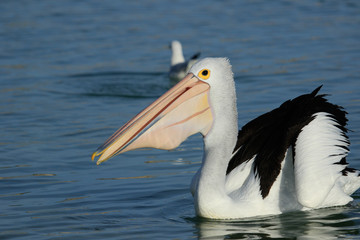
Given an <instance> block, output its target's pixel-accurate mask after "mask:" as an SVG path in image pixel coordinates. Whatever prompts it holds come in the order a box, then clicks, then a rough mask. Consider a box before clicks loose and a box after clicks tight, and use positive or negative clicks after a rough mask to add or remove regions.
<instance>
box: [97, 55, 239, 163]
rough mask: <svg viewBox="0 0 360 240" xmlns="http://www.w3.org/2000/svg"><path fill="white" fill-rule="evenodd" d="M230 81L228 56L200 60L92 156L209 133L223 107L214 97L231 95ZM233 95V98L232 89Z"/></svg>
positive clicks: (165, 145)
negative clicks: (216, 115) (228, 89)
mask: <svg viewBox="0 0 360 240" xmlns="http://www.w3.org/2000/svg"><path fill="white" fill-rule="evenodd" d="M225 79H227V80H225ZM228 79H230V80H231V81H229V80H228ZM229 84H230V87H231V88H233V78H232V71H231V65H230V63H229V61H228V60H227V59H225V58H205V59H203V60H201V61H199V62H198V63H196V64H194V66H193V67H192V68H191V69H190V71H189V74H188V75H187V76H186V77H185V78H184V79H182V80H181V81H180V82H179V83H178V84H176V85H175V86H174V87H172V88H171V89H170V90H169V91H167V92H166V93H165V94H164V95H162V96H161V97H160V98H158V99H157V100H156V101H155V102H153V103H152V104H151V105H150V106H148V107H147V108H145V109H144V110H143V111H141V112H140V113H139V114H138V115H136V116H135V117H134V118H133V119H131V120H130V121H129V122H127V123H126V124H125V125H124V126H123V127H121V128H120V129H119V130H117V131H116V132H115V133H114V134H113V135H112V136H111V137H110V138H109V139H108V140H107V141H106V142H105V143H104V144H103V145H102V146H100V147H99V148H98V150H97V151H96V152H94V153H93V155H92V159H93V160H94V158H95V157H97V156H100V157H99V159H98V160H97V164H100V163H102V162H104V161H106V160H108V159H109V158H111V157H113V156H115V155H117V154H120V153H124V152H127V151H130V150H134V149H138V148H157V149H174V148H176V147H177V146H179V145H180V144H181V143H182V142H183V141H185V139H186V138H187V137H189V136H191V135H193V134H195V133H201V134H202V135H203V136H206V135H207V134H208V133H209V132H210V131H211V129H212V126H213V123H214V112H216V111H217V110H216V108H219V107H217V106H220V105H217V104H214V102H213V101H212V100H215V99H216V100H217V101H222V99H227V98H230V97H229V91H227V90H226V86H228V85H229ZM224 87H225V89H224ZM230 91H234V89H233V90H230ZM230 95H231V97H234V96H233V93H232V92H230ZM211 98H213V99H211ZM232 101H234V100H232ZM218 112H221V110H219V111H218ZM223 117H227V116H223Z"/></svg>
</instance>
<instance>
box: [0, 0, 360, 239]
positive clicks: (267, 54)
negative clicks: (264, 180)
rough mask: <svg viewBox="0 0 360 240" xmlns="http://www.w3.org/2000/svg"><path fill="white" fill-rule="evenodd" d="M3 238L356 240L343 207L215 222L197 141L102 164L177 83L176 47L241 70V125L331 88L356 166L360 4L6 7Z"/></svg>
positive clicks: (355, 226) (0, 5)
mask: <svg viewBox="0 0 360 240" xmlns="http://www.w3.org/2000/svg"><path fill="white" fill-rule="evenodd" d="M0 13H1V14H0V23H1V27H0V81H1V87H0V126H1V136H0V145H1V148H0V203H1V204H0V238H1V239H196V238H199V239H224V238H226V239H247V238H251V239H264V238H270V239H271V238H273V239H275V238H276V239H332V238H342V239H360V233H359V225H360V207H359V204H360V200H359V199H360V192H359V191H358V192H356V193H355V194H354V195H353V197H354V198H355V201H354V202H353V203H352V204H350V205H348V206H344V207H337V208H329V209H322V210H318V211H311V212H296V213H288V214H283V215H279V216H268V217H261V218H252V219H242V220H236V221H213V220H206V219H200V218H197V217H196V216H195V212H194V209H193V200H192V197H191V195H190V193H189V184H190V181H191V178H192V176H193V174H194V173H195V171H196V170H197V169H198V168H199V166H200V160H201V155H202V142H201V137H200V136H198V135H195V136H193V137H191V138H190V139H188V141H186V142H185V143H183V144H182V145H181V146H180V147H179V148H178V149H176V150H173V151H160V150H139V151H134V152H129V153H125V154H123V155H121V156H118V157H116V158H115V159H112V160H110V161H109V162H106V163H104V164H102V165H100V166H96V165H95V163H94V162H91V160H90V156H91V154H92V152H93V151H95V150H96V148H97V147H98V146H99V145H100V144H102V143H103V141H104V140H105V139H106V138H107V137H108V136H110V134H112V133H113V132H114V131H115V130H116V129H117V128H118V127H120V126H121V125H122V124H123V123H125V122H126V121H127V120H129V119H130V118H131V117H132V116H133V115H134V114H136V113H137V112H139V111H140V110H141V109H143V108H144V107H145V106H146V105H148V104H149V103H151V102H152V101H153V100H155V99H156V98H157V97H158V96H160V95H161V94H162V93H163V92H165V91H166V90H167V89H168V88H169V87H170V85H171V83H170V82H169V80H168V79H167V75H166V72H167V70H168V68H169V61H170V51H169V50H168V44H169V42H170V41H171V40H173V39H178V40H180V41H181V42H182V43H183V45H184V46H183V47H184V52H185V55H186V56H187V57H189V56H190V55H191V54H193V53H194V52H197V51H201V52H202V56H203V57H206V56H226V57H229V58H230V60H231V63H232V64H233V70H234V72H235V76H236V87H237V95H238V109H239V124H240V125H242V124H244V123H246V122H247V121H249V120H250V119H252V118H254V117H256V116H258V115H259V114H261V113H264V112H266V111H268V110H271V109H272V108H275V107H277V106H278V105H279V104H280V103H281V102H283V101H285V100H287V99H289V98H293V97H295V96H297V95H300V94H303V93H307V92H310V91H312V90H313V89H315V88H316V87H317V86H319V85H321V84H323V85H324V86H323V89H322V90H321V92H322V93H329V94H331V95H330V96H329V99H330V100H331V101H332V102H336V103H337V104H339V105H342V106H344V107H345V109H346V110H347V112H348V113H349V128H350V129H351V130H352V131H351V132H349V136H350V139H351V141H352V145H351V153H350V155H349V158H348V161H349V162H350V163H351V166H352V167H357V168H360V135H359V132H360V110H359V109H360V98H359V96H360V84H359V79H360V68H359V63H360V40H359V39H360V31H359V29H360V4H359V2H358V1H356V0H353V1H351V0H348V1H306V0H305V1H302V0H301V1H300V0H299V1H277V2H274V1H260V0H258V1H215V0H212V1H207V2H201V1H164V0H154V1H113V0H107V1H77V0H67V1H65V0H64V1H31V0H30V1H29V0H19V1H1V2H0Z"/></svg>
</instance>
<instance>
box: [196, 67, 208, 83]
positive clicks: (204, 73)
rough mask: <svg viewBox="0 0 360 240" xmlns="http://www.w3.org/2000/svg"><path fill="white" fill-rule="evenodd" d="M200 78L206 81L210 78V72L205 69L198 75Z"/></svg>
mask: <svg viewBox="0 0 360 240" xmlns="http://www.w3.org/2000/svg"><path fill="white" fill-rule="evenodd" d="M198 76H199V77H200V78H201V79H203V80H206V79H208V78H209V77H210V70H209V69H206V68H205V69H203V70H201V71H200V72H199V73H198Z"/></svg>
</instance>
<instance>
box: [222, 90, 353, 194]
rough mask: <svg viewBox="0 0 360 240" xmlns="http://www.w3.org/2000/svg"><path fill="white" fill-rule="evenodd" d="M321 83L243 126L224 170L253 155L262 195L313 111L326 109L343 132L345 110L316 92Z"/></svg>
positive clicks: (231, 168) (267, 190) (310, 119)
mask: <svg viewBox="0 0 360 240" xmlns="http://www.w3.org/2000/svg"><path fill="white" fill-rule="evenodd" d="M321 87H322V86H320V87H318V88H316V89H315V90H314V91H313V92H312V93H310V94H305V95H301V96H299V97H297V98H295V99H293V100H288V101H286V102H284V103H283V104H282V105H281V106H280V107H279V108H276V109H274V110H272V111H271V112H268V113H265V114H263V115H261V116H259V117H258V118H256V119H254V120H252V121H250V122H249V123H247V124H246V125H245V126H243V127H242V129H241V130H240V131H239V133H238V140H237V143H236V146H235V149H234V153H235V154H234V155H233V157H232V159H231V160H230V162H229V165H228V168H227V171H226V174H229V173H230V172H231V171H232V170H233V169H235V168H236V167H237V166H239V165H240V164H242V163H244V162H247V161H249V160H250V159H252V158H253V157H254V156H256V157H255V160H254V164H255V168H254V171H255V173H256V174H257V177H259V178H260V190H261V194H262V197H263V198H265V197H266V196H267V195H268V194H269V191H270V188H271V186H272V184H273V183H274V182H275V180H276V178H277V176H278V175H279V173H280V171H281V163H282V161H283V159H284V157H285V153H286V151H287V149H288V148H289V147H290V146H294V144H295V141H296V139H297V136H298V135H299V133H300V132H301V129H302V128H303V127H305V126H306V125H307V124H309V123H310V122H311V121H312V120H313V119H314V116H313V115H314V114H315V113H318V112H326V113H329V114H330V115H331V117H332V118H333V119H334V120H335V121H336V122H337V123H338V124H339V126H338V127H339V128H340V129H341V130H342V131H343V132H344V133H346V132H347V129H346V128H345V126H346V123H347V118H346V112H345V111H344V110H343V108H342V107H340V106H338V105H334V104H331V103H329V102H328V101H327V100H326V99H325V98H324V97H325V96H326V95H317V93H318V92H319V90H320V88H321ZM346 138H347V137H346ZM344 161H345V160H344ZM345 162H346V161H345Z"/></svg>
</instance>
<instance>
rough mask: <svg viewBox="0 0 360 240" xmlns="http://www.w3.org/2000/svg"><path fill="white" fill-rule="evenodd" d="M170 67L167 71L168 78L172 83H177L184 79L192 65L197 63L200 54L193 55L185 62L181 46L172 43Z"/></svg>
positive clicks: (174, 42) (175, 42)
mask: <svg viewBox="0 0 360 240" xmlns="http://www.w3.org/2000/svg"><path fill="white" fill-rule="evenodd" d="M170 48H171V66H170V70H169V78H170V79H171V80H174V81H179V80H181V79H183V78H184V77H185V75H186V74H187V73H188V71H189V69H190V68H191V66H192V65H194V63H196V62H197V58H198V57H199V56H200V53H199V52H198V53H196V54H194V55H193V56H192V57H191V58H190V59H189V60H188V61H185V58H184V55H183V51H182V46H181V43H180V42H179V41H176V40H174V41H172V42H171V45H170Z"/></svg>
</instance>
